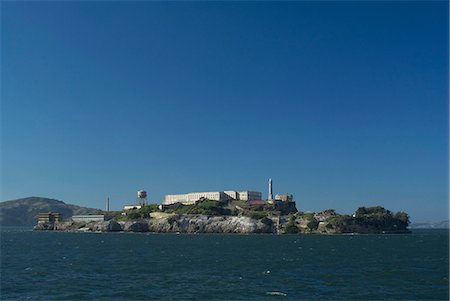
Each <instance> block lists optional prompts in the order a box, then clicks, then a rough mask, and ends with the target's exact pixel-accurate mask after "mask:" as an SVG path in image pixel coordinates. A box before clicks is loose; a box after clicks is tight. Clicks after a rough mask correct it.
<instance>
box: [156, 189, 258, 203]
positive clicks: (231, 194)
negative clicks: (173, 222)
mask: <svg viewBox="0 0 450 301" xmlns="http://www.w3.org/2000/svg"><path fill="white" fill-rule="evenodd" d="M261 197H262V193H261V192H257V191H240V192H237V191H214V192H190V193H184V194H167V195H166V196H165V198H164V201H163V202H162V204H163V205H170V204H175V203H181V204H183V205H192V204H195V203H196V202H197V201H199V200H200V199H202V198H205V199H209V200H215V201H228V200H242V201H250V200H260V199H261Z"/></svg>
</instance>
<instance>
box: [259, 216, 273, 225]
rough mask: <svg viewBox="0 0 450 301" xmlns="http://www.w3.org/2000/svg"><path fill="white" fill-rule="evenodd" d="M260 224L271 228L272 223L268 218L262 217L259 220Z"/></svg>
mask: <svg viewBox="0 0 450 301" xmlns="http://www.w3.org/2000/svg"><path fill="white" fill-rule="evenodd" d="M261 223H263V224H265V225H267V226H272V225H273V221H272V220H271V219H270V218H268V217H263V218H262V219H261Z"/></svg>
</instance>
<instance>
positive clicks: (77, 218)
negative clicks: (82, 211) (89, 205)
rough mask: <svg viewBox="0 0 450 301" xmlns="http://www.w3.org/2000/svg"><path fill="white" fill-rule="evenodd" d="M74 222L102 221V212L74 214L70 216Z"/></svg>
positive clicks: (103, 218)
mask: <svg viewBox="0 0 450 301" xmlns="http://www.w3.org/2000/svg"><path fill="white" fill-rule="evenodd" d="M72 220H73V221H74V222H85V223H89V222H102V221H104V220H105V215H104V214H87V215H74V216H72Z"/></svg>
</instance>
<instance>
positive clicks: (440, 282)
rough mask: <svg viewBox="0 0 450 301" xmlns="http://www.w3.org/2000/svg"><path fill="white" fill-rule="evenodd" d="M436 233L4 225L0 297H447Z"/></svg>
mask: <svg viewBox="0 0 450 301" xmlns="http://www.w3.org/2000/svg"><path fill="white" fill-rule="evenodd" d="M448 246H449V238H448V232H447V231H445V230H420V231H419V230H417V231H414V232H413V233H412V234H406V235H336V236H331V235H222V234H215V235H206V234H202V235H183V234H182V235H175V234H150V233H141V234H134V233H62V232H61V233H58V232H32V231H29V230H19V229H3V230H2V232H1V296H0V297H1V300H154V299H172V300H173V299H178V300H180V299H181V300H250V299H251V300H262V299H266V300H300V299H303V300H304V299H308V300H323V299H326V300H336V299H340V300H349V299H356V300H380V299H383V300H386V299H391V300H430V299H435V300H436V299H437V300H448V290H449V280H448V277H449V274H448V266H449V262H448V256H449V253H448V252H449V248H448Z"/></svg>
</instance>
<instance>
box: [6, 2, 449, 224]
mask: <svg viewBox="0 0 450 301" xmlns="http://www.w3.org/2000/svg"><path fill="white" fill-rule="evenodd" d="M1 25H2V29H1V30H2V32H1V33H2V35H1V42H2V44H1V51H2V53H1V55H2V66H1V67H2V68H1V72H2V73H1V75H2V81H1V83H2V91H1V93H2V94H1V97H2V103H1V112H2V200H9V199H15V198H21V197H26V196H44V197H52V198H57V199H61V200H64V201H66V202H68V203H74V204H78V205H82V206H89V207H97V208H104V204H105V199H106V197H107V196H109V197H110V198H111V202H112V207H113V209H119V208H120V207H121V206H122V205H124V204H126V203H130V202H133V201H135V193H136V191H137V190H138V189H141V188H144V189H146V190H147V191H148V192H149V195H150V200H151V202H158V201H161V200H162V199H163V197H164V194H169V193H183V192H190V191H217V190H227V189H229V190H231V189H233V190H256V191H262V192H263V195H266V194H267V180H268V178H269V177H271V178H273V180H274V192H275V193H285V192H290V193H292V194H294V197H295V200H296V202H297V206H298V208H299V209H300V210H304V211H320V210H324V209H327V208H335V209H336V210H337V211H338V212H340V213H352V212H354V211H355V210H356V209H357V208H358V207H360V206H372V205H381V206H384V207H386V208H388V209H390V210H392V211H398V210H404V211H406V212H408V213H409V214H410V215H411V217H412V220H413V221H426V220H443V219H447V218H448V167H449V164H448V112H449V109H448V80H449V77H448V51H449V48H448V3H447V2H446V1H434V2H433V1H426V2H419V1H413V2H407V1H394V2H385V1H375V2H369V1H360V2H358V1H350V2H339V1H334V2H145V1H137V2H126V1H95V2H90V1H70V2H64V1H46V2H35V1H32V2H31V1H30V2H25V1H19V2H10V1H3V2H2V3H1Z"/></svg>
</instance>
